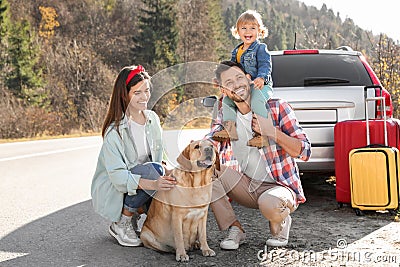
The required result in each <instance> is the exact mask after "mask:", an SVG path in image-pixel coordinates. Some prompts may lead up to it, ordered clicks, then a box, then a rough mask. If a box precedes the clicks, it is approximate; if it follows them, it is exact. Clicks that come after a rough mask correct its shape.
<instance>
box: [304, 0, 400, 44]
mask: <svg viewBox="0 0 400 267" xmlns="http://www.w3.org/2000/svg"><path fill="white" fill-rule="evenodd" d="M300 1H301V2H304V3H305V4H306V5H308V6H315V7H317V8H318V9H321V7H322V4H323V3H325V4H326V6H327V7H328V9H332V10H333V13H334V14H335V15H336V13H337V12H339V16H340V18H341V19H342V21H344V20H345V19H346V18H347V17H348V18H351V19H352V20H353V21H354V24H356V25H357V26H359V27H360V28H362V29H364V30H370V31H372V33H373V34H375V35H379V34H380V33H385V34H386V35H388V36H389V37H390V38H392V39H394V40H395V41H396V40H397V41H399V42H400V0H300Z"/></svg>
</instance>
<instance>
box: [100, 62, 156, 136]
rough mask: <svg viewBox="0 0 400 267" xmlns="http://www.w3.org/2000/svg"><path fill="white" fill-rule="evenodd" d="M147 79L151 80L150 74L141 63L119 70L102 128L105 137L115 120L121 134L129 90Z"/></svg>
mask: <svg viewBox="0 0 400 267" xmlns="http://www.w3.org/2000/svg"><path fill="white" fill-rule="evenodd" d="M145 79H148V80H150V76H149V74H148V73H147V72H146V71H145V70H144V68H143V67H142V66H140V65H139V66H128V67H124V68H123V69H122V70H121V71H120V72H119V74H118V76H117V78H116V80H115V83H114V89H113V92H112V94H111V100H110V105H109V107H108V111H107V116H106V118H105V120H104V123H103V128H102V130H101V135H102V136H103V138H104V135H105V134H106V131H107V129H108V127H109V126H110V125H111V123H113V122H114V125H115V127H116V129H117V132H118V134H119V124H120V122H121V120H122V119H123V118H124V116H125V112H126V109H127V108H128V105H129V99H128V94H129V91H130V90H131V88H132V86H134V85H136V84H138V83H139V82H141V81H143V80H145Z"/></svg>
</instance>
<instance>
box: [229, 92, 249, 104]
mask: <svg viewBox="0 0 400 267" xmlns="http://www.w3.org/2000/svg"><path fill="white" fill-rule="evenodd" d="M244 90H246V89H244ZM242 97H243V98H242ZM242 97H241V96H239V95H237V94H236V93H235V92H234V91H231V100H232V101H234V102H237V103H241V102H244V101H245V100H246V99H247V98H248V93H246V94H244V95H243V96H242Z"/></svg>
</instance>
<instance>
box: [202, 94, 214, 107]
mask: <svg viewBox="0 0 400 267" xmlns="http://www.w3.org/2000/svg"><path fill="white" fill-rule="evenodd" d="M217 99H218V98H217V96H215V95H210V96H206V97H205V98H203V99H202V100H201V103H202V104H203V106H205V107H208V108H212V107H214V105H215V102H217Z"/></svg>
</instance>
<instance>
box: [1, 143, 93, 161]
mask: <svg viewBox="0 0 400 267" xmlns="http://www.w3.org/2000/svg"><path fill="white" fill-rule="evenodd" d="M93 147H99V145H90V146H80V147H74V148H66V149H59V150H53V151H47V152H40V153H32V154H26V155H21V156H15V157H9V158H2V159H0V162H3V161H10V160H17V159H25V158H31V157H39V156H47V155H51V154H57V153H64V152H70V151H74V150H80V149H87V148H93Z"/></svg>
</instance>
